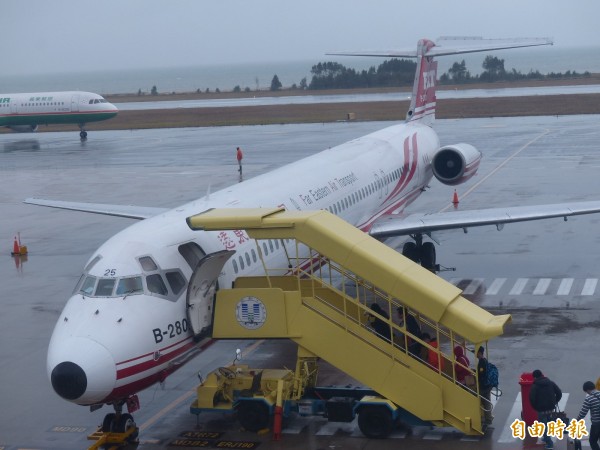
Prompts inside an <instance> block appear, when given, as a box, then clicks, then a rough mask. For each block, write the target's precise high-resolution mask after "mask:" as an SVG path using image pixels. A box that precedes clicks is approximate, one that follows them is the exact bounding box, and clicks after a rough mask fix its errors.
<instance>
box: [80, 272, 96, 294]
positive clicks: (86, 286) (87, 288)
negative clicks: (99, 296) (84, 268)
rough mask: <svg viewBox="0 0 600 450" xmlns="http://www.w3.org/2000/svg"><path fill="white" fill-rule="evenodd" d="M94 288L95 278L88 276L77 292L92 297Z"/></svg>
mask: <svg viewBox="0 0 600 450" xmlns="http://www.w3.org/2000/svg"><path fill="white" fill-rule="evenodd" d="M94 286H96V277H93V276H91V275H88V276H87V277H85V280H84V281H83V284H82V285H81V289H79V292H81V293H82V294H85V295H92V294H93V293H94Z"/></svg>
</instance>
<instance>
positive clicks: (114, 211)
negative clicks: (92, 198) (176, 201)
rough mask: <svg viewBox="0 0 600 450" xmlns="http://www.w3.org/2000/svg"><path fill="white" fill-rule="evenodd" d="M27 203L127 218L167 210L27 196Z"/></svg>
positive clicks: (143, 216)
mask: <svg viewBox="0 0 600 450" xmlns="http://www.w3.org/2000/svg"><path fill="white" fill-rule="evenodd" d="M23 203H27V204H29V205H38V206H47V207H50V208H58V209H69V210H71V211H81V212H87V213H93V214H103V215H105V216H116V217H126V218H128V219H139V220H141V219H148V218H150V217H153V216H157V215H159V214H162V213H164V212H166V211H168V209H167V208H153V207H149V206H133V205H109V204H102V203H80V202H65V201H60V200H45V199H43V198H28V199H26V200H24V201H23Z"/></svg>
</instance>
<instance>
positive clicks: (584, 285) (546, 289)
mask: <svg viewBox="0 0 600 450" xmlns="http://www.w3.org/2000/svg"><path fill="white" fill-rule="evenodd" d="M554 280H557V283H554V285H555V287H554V289H551V287H552V286H553V283H552V282H553V281H554ZM558 280H560V282H558ZM507 281H509V280H508V279H507V278H495V279H494V280H492V282H491V283H490V286H489V287H488V288H487V289H485V295H486V296H493V295H512V296H517V295H540V296H541V295H546V296H553V295H555V296H561V297H564V296H567V295H573V296H583V297H590V296H593V295H594V294H595V293H596V289H597V288H598V278H586V279H582V280H579V283H577V282H576V281H577V280H576V279H575V278H562V279H554V278H539V279H535V278H517V279H516V281H515V282H514V284H513V285H512V287H511V288H510V290H509V291H508V292H506V289H508V286H510V283H507ZM448 282H449V283H452V284H453V285H454V286H457V287H462V286H466V287H465V288H464V289H463V294H465V295H473V294H475V293H476V292H477V290H478V289H481V287H484V288H485V279H484V278H473V279H464V278H451V279H450V280H448ZM533 283H535V287H534V288H533V290H531V289H527V286H528V285H530V286H532V285H533ZM505 286H507V287H505ZM574 286H581V290H579V289H577V290H575V289H574ZM503 288H504V289H503Z"/></svg>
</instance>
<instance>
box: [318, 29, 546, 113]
mask: <svg viewBox="0 0 600 450" xmlns="http://www.w3.org/2000/svg"><path fill="white" fill-rule="evenodd" d="M538 45H552V39H549V38H514V39H483V38H480V37H442V38H438V39H437V40H436V41H435V42H433V41H430V40H428V39H421V40H420V41H419V42H418V43H417V51H416V52H415V50H392V51H368V52H337V53H328V55H344V56H379V57H392V58H417V70H416V72H415V81H414V84H413V91H412V98H411V101H410V108H409V110H408V113H407V114H406V121H407V122H411V121H420V122H424V123H427V124H431V123H433V121H434V119H435V107H436V96H435V84H436V80H437V62H436V61H434V57H436V56H446V55H458V54H461V53H474V52H483V51H489V50H502V49H509V48H519V47H535V46H538Z"/></svg>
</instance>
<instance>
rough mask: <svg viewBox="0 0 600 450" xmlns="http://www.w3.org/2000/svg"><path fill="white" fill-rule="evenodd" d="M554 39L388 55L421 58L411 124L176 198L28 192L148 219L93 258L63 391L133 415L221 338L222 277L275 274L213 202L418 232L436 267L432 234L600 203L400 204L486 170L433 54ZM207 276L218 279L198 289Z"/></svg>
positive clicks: (61, 359) (68, 322)
mask: <svg viewBox="0 0 600 450" xmlns="http://www.w3.org/2000/svg"><path fill="white" fill-rule="evenodd" d="M546 44H551V41H549V40H547V39H525V40H523V39H521V40H483V39H477V40H475V41H472V40H466V39H449V38H445V39H440V40H438V41H437V42H435V43H434V42H432V41H430V40H420V41H419V42H418V45H417V49H416V51H414V50H412V51H406V52H402V51H395V52H386V53H378V54H377V55H379V56H394V57H396V56H399V57H416V58H417V61H418V64H417V71H416V76H415V82H414V88H413V95H412V101H411V105H410V110H409V112H408V114H407V118H406V121H405V122H404V123H401V124H396V125H393V126H390V127H388V128H385V129H383V130H380V131H377V132H374V133H371V134H369V135H366V136H363V137H360V138H358V139H354V140H352V141H350V142H347V143H345V144H342V145H339V146H337V147H334V148H330V149H327V150H324V151H322V152H320V153H318V154H315V155H313V156H310V157H308V158H305V159H302V160H300V161H297V162H295V163H292V164H289V165H287V166H285V167H281V168H279V169H277V170H274V171H272V172H269V173H266V174H264V175H261V176H257V177H256V178H253V179H250V180H248V181H244V182H242V183H239V184H236V185H234V186H231V187H229V188H226V189H223V190H221V191H218V192H215V193H212V194H211V195H210V197H208V196H207V197H205V198H201V199H198V200H194V201H192V202H190V203H187V204H184V205H182V206H178V207H176V208H174V209H170V210H167V209H161V208H151V207H133V206H119V205H106V204H90V203H74V202H63V201H52V200H41V199H27V200H26V201H25V202H26V203H31V204H37V205H43V206H50V207H56V208H63V209H70V210H77V211H86V212H92V213H99V214H107V215H115V216H120V217H128V218H133V219H139V221H138V222H136V223H134V224H133V225H131V226H129V227H127V228H125V229H124V230H122V231H121V232H119V233H117V234H116V235H115V236H113V237H112V238H110V239H109V240H108V241H106V243H104V244H103V245H102V246H101V247H100V248H99V249H98V250H97V251H96V252H95V253H94V254H93V255H92V256H91V258H90V260H89V262H88V263H87V265H86V266H85V268H84V269H83V273H82V275H81V279H80V281H79V282H78V283H77V285H76V287H75V290H74V293H73V295H72V296H71V297H70V298H69V300H68V302H67V304H66V305H65V307H64V309H63V311H62V313H61V315H60V318H59V319H58V322H57V324H56V327H55V329H54V332H53V334H52V338H51V341H50V344H49V348H48V358H47V370H48V376H49V378H50V381H51V383H52V386H53V388H54V390H55V391H56V393H57V394H58V395H60V396H61V397H63V398H64V399H66V400H68V401H71V402H73V403H76V404H79V405H87V406H90V407H91V408H93V409H95V408H97V407H100V406H102V405H103V404H112V405H113V407H114V409H115V412H116V414H115V413H111V414H108V415H107V416H106V418H105V420H104V424H103V427H104V429H105V430H116V431H120V430H124V429H126V428H127V427H130V426H132V424H133V418H132V417H131V415H130V414H125V413H121V411H122V406H123V405H124V404H126V403H127V405H128V408H129V412H132V410H133V409H134V408H135V404H136V400H137V397H136V393H137V392H139V391H141V390H143V389H145V388H147V387H149V386H151V385H153V384H155V383H157V382H161V381H164V380H165V378H166V377H167V376H168V375H169V374H170V373H172V372H173V371H174V370H176V369H177V368H178V367H180V366H181V364H183V363H184V362H186V361H187V360H188V359H189V358H190V357H191V355H195V354H196V353H197V352H198V350H199V347H200V346H201V338H204V337H206V336H207V335H208V333H209V331H210V325H211V321H212V317H211V310H212V309H211V308H212V305H211V303H212V301H213V294H214V290H215V286H216V283H215V281H216V282H218V285H220V286H230V285H231V283H232V282H233V281H234V280H235V278H236V277H238V276H241V275H250V276H251V275H255V274H256V275H258V274H261V275H262V274H264V270H263V265H262V264H261V261H260V260H259V259H258V258H257V254H256V247H255V243H254V242H253V241H251V240H250V239H249V238H248V236H247V235H246V234H245V233H244V232H243V231H222V232H206V231H193V230H191V229H190V227H189V226H188V225H187V223H186V218H188V217H190V216H192V215H195V214H198V213H200V212H202V211H206V210H208V209H210V208H217V207H225V208H227V207H259V206H260V207H278V206H283V207H285V208H287V209H289V210H311V209H327V210H329V211H330V212H332V213H334V214H336V215H338V216H340V217H342V218H343V219H344V220H346V221H347V222H349V223H352V224H354V225H355V226H356V227H358V228H360V229H361V230H364V231H365V232H368V233H370V234H371V235H373V236H376V237H387V236H398V235H405V236H411V237H412V238H413V240H414V242H412V241H411V242H409V243H407V245H405V248H404V253H405V254H406V255H407V256H409V257H411V258H412V259H413V260H415V261H418V262H420V263H421V264H422V265H423V266H425V267H427V268H429V269H435V266H436V262H435V248H434V245H433V243H431V242H423V236H424V235H425V236H426V235H428V234H429V233H430V232H432V231H436V230H442V229H450V228H460V229H463V228H466V227H471V226H479V225H487V224H494V225H496V226H500V225H501V224H503V223H507V222H515V221H522V220H536V219H543V218H550V217H566V216H570V215H576V214H589V213H597V212H600V202H585V203H578V204H558V205H545V206H537V207H515V208H503V209H501V208H496V209H488V210H479V211H452V212H448V213H437V214H431V215H409V216H407V217H404V216H402V215H400V213H402V211H403V210H404V209H405V207H406V206H407V205H408V204H410V203H411V202H413V201H415V200H416V199H417V198H418V197H419V195H420V194H421V193H422V192H423V190H424V188H425V187H426V186H427V185H428V183H429V182H430V181H431V179H432V178H433V177H435V178H437V179H438V180H439V181H441V182H442V183H444V184H448V185H455V184H459V183H462V182H464V181H466V180H468V179H470V178H471V177H472V176H474V175H475V173H476V171H477V168H478V166H479V162H480V160H481V153H480V152H479V151H478V150H476V149H475V148H474V147H473V146H471V145H469V144H464V143H459V144H454V145H445V146H441V145H440V142H439V139H438V136H437V134H436V133H435V131H434V130H433V129H432V128H431V126H430V124H431V122H432V121H433V118H434V115H435V108H436V97H435V83H436V69H437V63H436V62H435V61H434V56H439V55H451V54H456V53H466V52H474V51H483V50H493V49H500V48H513V47H526V46H535V45H546ZM363 54H364V53H363ZM369 54H373V53H369ZM273 186H277V189H273ZM247 192H252V193H253V195H252V196H248V195H245V194H246V193H247ZM285 244H286V242H285V241H277V240H272V241H263V242H261V243H260V245H261V249H262V253H263V255H264V257H265V258H266V259H267V263H268V264H269V266H270V267H286V266H287V261H288V260H287V258H286V255H285V252H284V249H283V247H284V245H285ZM287 250H288V253H289V251H290V250H291V249H289V248H288V249H287ZM234 253H235V255H234V256H233V254H234ZM292 256H294V255H292ZM277 262H279V265H277V264H276V263H277ZM207 279H210V282H209V285H210V286H212V288H211V289H202V290H201V289H199V286H200V282H201V281H204V282H206V280H207ZM205 286H206V285H205Z"/></svg>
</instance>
